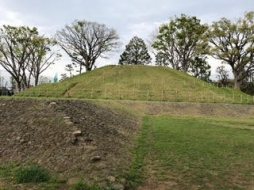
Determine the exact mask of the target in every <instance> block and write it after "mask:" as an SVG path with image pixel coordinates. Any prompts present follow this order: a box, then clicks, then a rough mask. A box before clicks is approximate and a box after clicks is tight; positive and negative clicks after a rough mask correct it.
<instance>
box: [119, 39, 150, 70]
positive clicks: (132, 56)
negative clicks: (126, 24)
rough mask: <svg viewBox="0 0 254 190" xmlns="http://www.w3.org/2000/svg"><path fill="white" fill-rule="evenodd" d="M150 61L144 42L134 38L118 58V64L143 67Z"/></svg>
mask: <svg viewBox="0 0 254 190" xmlns="http://www.w3.org/2000/svg"><path fill="white" fill-rule="evenodd" d="M151 59H152V58H151V57H150V55H149V53H148V51H147V47H146V44H145V42H144V41H143V40H142V39H141V38H138V37H137V36H135V37H133V38H132V39H131V40H130V42H129V44H128V45H126V47H125V51H124V52H123V53H122V55H121V56H120V60H119V64H120V65H126V64H133V65H144V64H149V63H150V62H151Z"/></svg>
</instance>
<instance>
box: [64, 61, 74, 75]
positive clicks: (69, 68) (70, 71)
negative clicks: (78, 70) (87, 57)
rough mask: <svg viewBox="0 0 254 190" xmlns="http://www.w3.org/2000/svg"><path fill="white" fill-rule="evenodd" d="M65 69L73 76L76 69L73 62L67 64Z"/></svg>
mask: <svg viewBox="0 0 254 190" xmlns="http://www.w3.org/2000/svg"><path fill="white" fill-rule="evenodd" d="M65 70H66V71H67V72H69V75H70V77H72V71H74V68H73V65H72V64H67V65H65Z"/></svg>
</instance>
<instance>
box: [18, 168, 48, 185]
mask: <svg viewBox="0 0 254 190" xmlns="http://www.w3.org/2000/svg"><path fill="white" fill-rule="evenodd" d="M14 176H15V180H16V181H17V183H30V182H46V181H49V180H50V175H49V173H48V172H47V171H46V170H45V169H43V168H41V167H40V166H37V165H33V166H28V167H20V168H18V169H17V170H16V171H15V173H14Z"/></svg>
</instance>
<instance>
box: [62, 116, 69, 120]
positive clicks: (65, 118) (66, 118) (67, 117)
mask: <svg viewBox="0 0 254 190" xmlns="http://www.w3.org/2000/svg"><path fill="white" fill-rule="evenodd" d="M63 118H64V119H70V118H71V117H67V116H66V117H63Z"/></svg>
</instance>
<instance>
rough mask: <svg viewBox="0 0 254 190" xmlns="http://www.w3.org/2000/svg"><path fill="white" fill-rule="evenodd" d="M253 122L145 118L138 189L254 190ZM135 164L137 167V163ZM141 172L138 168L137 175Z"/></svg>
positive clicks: (249, 120) (139, 146) (240, 120)
mask: <svg viewBox="0 0 254 190" xmlns="http://www.w3.org/2000/svg"><path fill="white" fill-rule="evenodd" d="M253 123H254V122H253V119H216V118H193V117H192V118H190V117H165V116H164V117H162V116H157V117H155V116H146V117H144V119H143V128H142V131H141V136H140V139H139V145H138V148H137V152H136V155H139V156H143V159H140V158H139V161H138V162H137V163H138V164H139V165H142V166H143V167H142V169H143V170H142V172H143V174H144V175H143V177H144V184H143V185H142V186H141V187H140V188H139V190H142V189H158V190H162V189H165V190H166V189H236V190H237V189H246V190H248V189H252V188H253V186H254V180H253V177H254V172H253V171H254V161H253V158H254V138H253V137H254V124H253ZM137 163H136V165H138V164H137ZM140 171H141V168H139V172H140Z"/></svg>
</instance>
